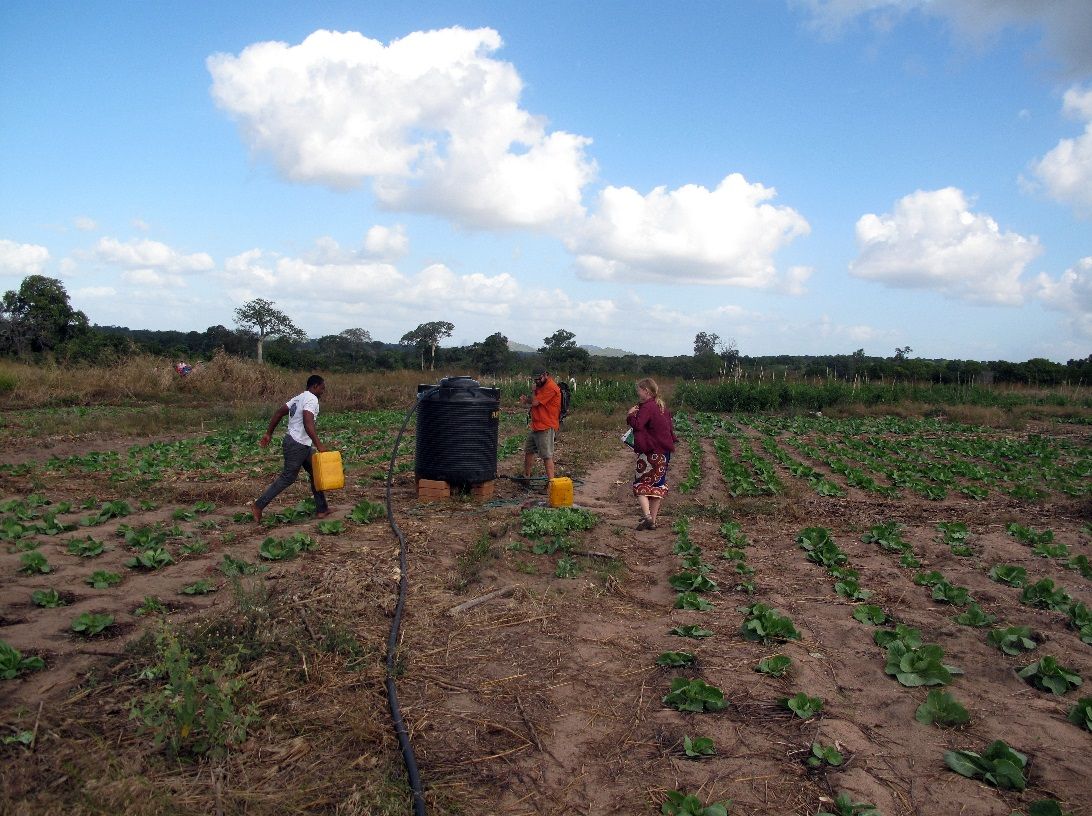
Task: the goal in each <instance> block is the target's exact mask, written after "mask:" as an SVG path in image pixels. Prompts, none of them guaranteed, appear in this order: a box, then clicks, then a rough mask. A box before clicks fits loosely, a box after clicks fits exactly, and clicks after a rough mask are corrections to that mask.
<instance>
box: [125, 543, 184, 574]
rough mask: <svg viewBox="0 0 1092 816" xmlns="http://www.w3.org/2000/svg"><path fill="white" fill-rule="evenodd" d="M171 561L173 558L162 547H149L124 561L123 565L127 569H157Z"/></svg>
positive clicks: (171, 562)
mask: <svg viewBox="0 0 1092 816" xmlns="http://www.w3.org/2000/svg"><path fill="white" fill-rule="evenodd" d="M173 563H174V558H173V557H172V556H171V554H170V553H169V552H167V550H166V549H164V548H163V547H151V548H150V549H147V550H143V551H142V552H138V553H137V554H136V555H134V556H133V557H132V558H127V559H125V561H124V564H125V566H127V567H128V568H129V569H144V570H157V569H161V568H162V567H165V566H167V565H168V564H173Z"/></svg>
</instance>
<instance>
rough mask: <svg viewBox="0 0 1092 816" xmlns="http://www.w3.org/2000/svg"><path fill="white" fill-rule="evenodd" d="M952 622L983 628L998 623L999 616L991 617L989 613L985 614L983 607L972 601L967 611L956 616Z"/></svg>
mask: <svg viewBox="0 0 1092 816" xmlns="http://www.w3.org/2000/svg"><path fill="white" fill-rule="evenodd" d="M952 620H954V621H955V622H956V623H959V624H962V625H963V626H976V627H982V626H989V625H990V624H991V623H993V622H994V621H996V620H997V616H996V615H991V614H989V613H988V612H983V611H982V607H980V606H979V605H978V604H977V603H974V602H973V601H972V602H971V603H970V605H968V606H967V609H966V610H965V611H963V612H961V613H960V614H958V615H956V616H955V617H954V618H952Z"/></svg>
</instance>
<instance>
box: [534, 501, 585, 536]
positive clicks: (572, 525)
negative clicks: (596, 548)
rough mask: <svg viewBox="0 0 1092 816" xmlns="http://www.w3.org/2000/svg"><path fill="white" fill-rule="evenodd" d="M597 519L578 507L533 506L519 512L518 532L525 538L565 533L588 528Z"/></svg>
mask: <svg viewBox="0 0 1092 816" xmlns="http://www.w3.org/2000/svg"><path fill="white" fill-rule="evenodd" d="M597 521H599V519H598V517H597V516H596V515H595V514H594V513H590V512H588V511H587V510H584V509H582V508H579V507H533V508H531V509H529V510H524V511H523V512H522V513H520V534H521V535H524V536H526V537H527V538H542V537H545V536H556V535H565V533H568V532H571V531H573V530H590V529H591V528H592V527H594V526H595V524H596V522H597Z"/></svg>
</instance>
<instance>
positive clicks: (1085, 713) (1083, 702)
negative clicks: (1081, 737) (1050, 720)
mask: <svg viewBox="0 0 1092 816" xmlns="http://www.w3.org/2000/svg"><path fill="white" fill-rule="evenodd" d="M1066 716H1067V719H1068V720H1069V721H1070V722H1071V723H1073V724H1074V725H1076V726H1078V727H1079V728H1083V729H1084V730H1085V731H1092V697H1082V698H1081V699H1079V700H1078V701H1077V704H1076V705H1075V706H1073V708H1071V709H1069V714H1068V715H1066Z"/></svg>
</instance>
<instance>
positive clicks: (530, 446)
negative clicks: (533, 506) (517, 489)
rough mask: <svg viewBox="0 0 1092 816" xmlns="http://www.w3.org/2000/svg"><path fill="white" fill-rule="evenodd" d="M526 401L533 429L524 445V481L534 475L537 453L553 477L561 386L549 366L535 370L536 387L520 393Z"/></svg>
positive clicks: (524, 401)
mask: <svg viewBox="0 0 1092 816" xmlns="http://www.w3.org/2000/svg"><path fill="white" fill-rule="evenodd" d="M519 401H520V403H521V404H523V405H530V406H531V432H530V433H529V434H528V435H527V442H526V443H525V444H524V446H523V480H522V482H523V484H525V485H526V484H528V483H529V481H530V479H531V468H532V467H534V464H535V454H536V453H537V454H538V455H539V456H541V457H542V464H543V465H544V466H545V467H546V478H547V479H552V478H554V434H556V433H557V431H559V430H560V429H561V389H560V388H559V387H558V385H557V383H556V382H554V381H553V379H551V377H550V374H549V372H548V371H546V369H540V370H538V371H536V372H535V390H534V392H533V393H532V394H531V396H530V397H528V396H527V395H526V394H523V395H521V396H520V398H519Z"/></svg>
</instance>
